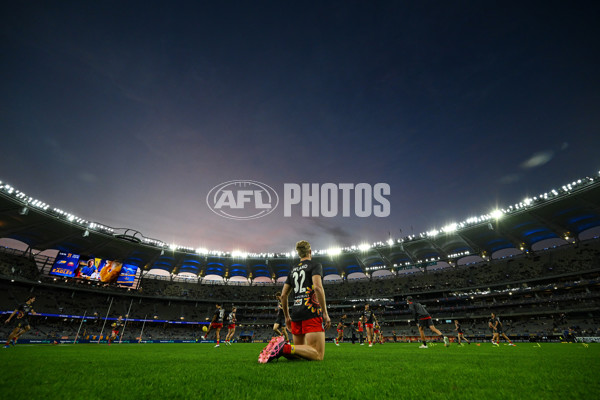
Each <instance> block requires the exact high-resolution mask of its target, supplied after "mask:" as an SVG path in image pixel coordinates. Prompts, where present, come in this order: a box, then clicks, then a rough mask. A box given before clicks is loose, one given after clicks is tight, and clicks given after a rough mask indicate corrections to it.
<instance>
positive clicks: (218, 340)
mask: <svg viewBox="0 0 600 400" xmlns="http://www.w3.org/2000/svg"><path fill="white" fill-rule="evenodd" d="M215 336H216V337H217V345H216V346H215V347H219V346H220V345H221V343H220V340H221V328H220V327H217V332H216V335H215Z"/></svg>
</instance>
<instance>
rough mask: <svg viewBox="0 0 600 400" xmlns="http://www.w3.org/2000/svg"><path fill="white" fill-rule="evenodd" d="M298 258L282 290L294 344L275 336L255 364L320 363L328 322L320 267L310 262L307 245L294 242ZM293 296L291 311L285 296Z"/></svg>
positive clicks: (304, 242)
mask: <svg viewBox="0 0 600 400" xmlns="http://www.w3.org/2000/svg"><path fill="white" fill-rule="evenodd" d="M296 251H297V252H298V255H299V256H300V262H299V263H297V264H296V265H295V266H294V267H293V268H292V270H291V271H290V274H289V275H288V277H287V280H286V281H285V284H284V285H283V290H282V291H281V305H282V307H283V313H284V314H285V322H286V324H287V325H288V326H289V327H290V328H291V331H292V334H293V335H294V344H293V345H292V344H284V339H283V337H281V336H279V337H275V338H273V339H271V342H269V344H268V345H267V346H266V347H265V348H264V349H263V351H262V352H261V353H260V355H259V356H258V362H260V363H267V362H270V361H273V360H276V359H278V358H279V357H281V356H282V355H283V356H285V357H294V356H295V357H299V358H304V359H306V360H318V361H320V360H323V357H324V355H325V329H329V327H330V325H331V320H330V319H329V314H328V312H327V304H326V302H325V290H324V289H323V266H322V265H321V264H319V263H317V262H314V261H313V260H312V251H311V248H310V244H309V243H308V242H307V241H305V240H302V241H300V242H298V243H296ZM290 293H292V294H293V299H294V300H293V305H292V309H291V312H290V309H289V307H288V296H289V295H290Z"/></svg>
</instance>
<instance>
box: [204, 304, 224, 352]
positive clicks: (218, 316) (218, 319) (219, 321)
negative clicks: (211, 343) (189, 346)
mask: <svg viewBox="0 0 600 400" xmlns="http://www.w3.org/2000/svg"><path fill="white" fill-rule="evenodd" d="M224 319H225V309H224V308H223V307H221V305H220V304H216V310H215V313H214V314H213V317H212V321H211V322H210V325H209V327H208V331H206V335H204V336H203V337H202V339H203V340H206V338H207V337H208V334H209V333H210V332H211V331H212V330H213V329H214V330H215V331H216V332H217V333H216V334H215V336H216V338H217V345H216V346H215V347H219V346H220V345H221V328H223V320H224Z"/></svg>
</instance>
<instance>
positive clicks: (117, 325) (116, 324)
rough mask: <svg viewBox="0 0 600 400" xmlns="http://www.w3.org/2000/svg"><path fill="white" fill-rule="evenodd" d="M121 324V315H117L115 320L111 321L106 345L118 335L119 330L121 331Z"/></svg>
mask: <svg viewBox="0 0 600 400" xmlns="http://www.w3.org/2000/svg"><path fill="white" fill-rule="evenodd" d="M122 326H123V316H122V315H119V318H117V320H116V321H115V322H113V323H112V325H111V327H112V332H111V333H110V337H109V338H108V345H109V346H110V344H111V343H112V342H113V341H114V340H115V339H116V338H118V337H119V332H120V331H121V327H122Z"/></svg>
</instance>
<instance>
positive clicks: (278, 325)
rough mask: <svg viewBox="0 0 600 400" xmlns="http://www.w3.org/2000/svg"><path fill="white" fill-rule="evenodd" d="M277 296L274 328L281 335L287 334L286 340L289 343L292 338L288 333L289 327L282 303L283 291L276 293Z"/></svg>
mask: <svg viewBox="0 0 600 400" xmlns="http://www.w3.org/2000/svg"><path fill="white" fill-rule="evenodd" d="M275 298H276V299H277V318H276V319H275V323H274V324H273V330H274V331H275V332H276V333H277V334H278V335H279V336H285V342H286V343H289V342H290V338H289V336H288V334H287V328H286V326H285V315H284V314H283V306H282V305H281V292H277V293H275Z"/></svg>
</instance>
